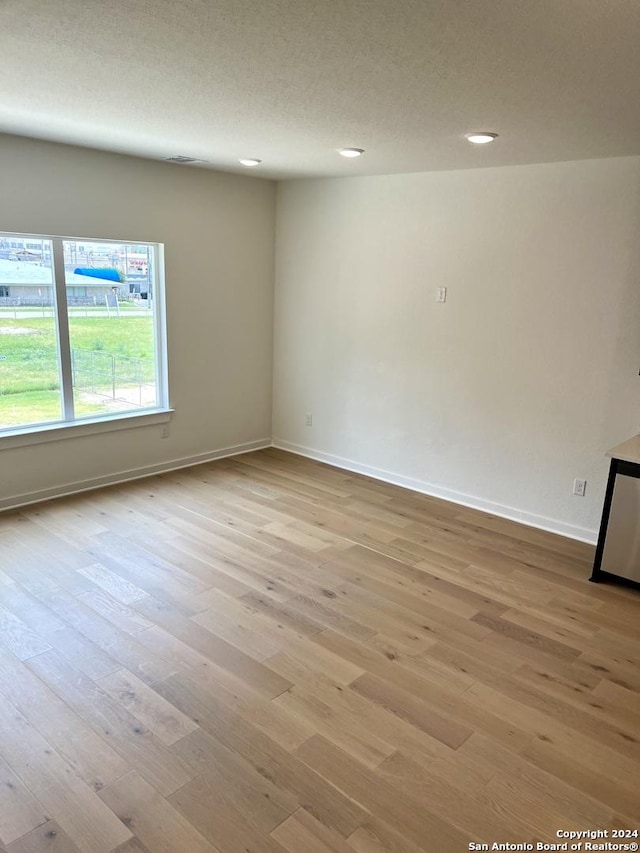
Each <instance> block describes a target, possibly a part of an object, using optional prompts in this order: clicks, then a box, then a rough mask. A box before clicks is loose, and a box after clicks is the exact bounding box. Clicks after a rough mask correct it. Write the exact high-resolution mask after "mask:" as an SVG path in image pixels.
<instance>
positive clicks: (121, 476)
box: [0, 438, 271, 510]
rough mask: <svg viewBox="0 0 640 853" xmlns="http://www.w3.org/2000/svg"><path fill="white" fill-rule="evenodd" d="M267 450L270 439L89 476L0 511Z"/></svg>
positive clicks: (0, 506)
mask: <svg viewBox="0 0 640 853" xmlns="http://www.w3.org/2000/svg"><path fill="white" fill-rule="evenodd" d="M264 447H271V439H270V438H261V439H259V440H258V441H250V442H247V443H245V444H234V445H232V446H231V447H222V448H221V449H220V450H212V451H209V452H207V453H199V454H197V455H195V456H183V457H182V458H181V459H170V460H168V461H167V462H159V463H158V464H157V465H147V466H145V467H143V468H130V469H129V470H127V471H118V472H116V473H114V474H107V475H105V476H104V477H93V478H91V479H88V480H77V481H76V482H74V483H65V484H64V485H61V486H54V487H53V488H50V489H41V490H39V491H36V492H26V493H24V494H21V495H13V496H11V497H8V498H0V510H8V509H17V508H18V507H21V506H27V505H28V504H34V503H39V502H40V501H47V500H50V499H51V498H60V497H65V496H67V495H75V494H78V493H79V492H88V491H91V490H92V489H98V488H100V487H101V486H114V485H116V484H117V483H127V482H129V481H130V480H141V479H142V478H143V477H153V475H154V474H163V473H165V472H167V471H177V470H178V469H180V468H190V467H191V466H192V465H201V464H202V463H203V462H213V461H214V460H216V459H224V458H225V457H227V456H239V455H240V454H241V453H250V452H251V451H252V450H262V449H263V448H264Z"/></svg>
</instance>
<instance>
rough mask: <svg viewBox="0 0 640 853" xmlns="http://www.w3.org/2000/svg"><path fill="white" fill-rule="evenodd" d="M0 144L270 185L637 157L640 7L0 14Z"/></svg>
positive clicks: (500, 1) (429, 4) (344, 1)
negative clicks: (169, 164)
mask: <svg viewBox="0 0 640 853" xmlns="http://www.w3.org/2000/svg"><path fill="white" fill-rule="evenodd" d="M0 130H1V131H5V132H7V133H18V134H24V135H27V136H34V137H41V138H45V139H53V140H58V141H61V142H72V143H77V144H80V145H87V146H91V147H96V148H103V149H107V150H112V151H119V152H125V153H131V154H138V155H142V156H148V157H157V158H164V157H168V156H171V155H175V154H184V155H190V156H192V157H196V158H199V159H202V160H205V161H207V163H208V164H209V165H210V166H212V167H214V168H219V169H225V170H230V171H244V172H247V171H248V170H247V169H243V167H242V166H239V165H238V163H237V160H238V158H239V157H259V158H261V159H262V160H263V161H264V162H263V164H262V165H261V166H260V167H258V169H254V170H251V172H250V173H251V174H253V175H263V176H265V177H275V178H282V177H300V176H318V175H362V174H385V173H393V172H409V171H427V170H438V169H456V168H469V167H475V166H497V165H508V164H521V163H540V162H548V161H554V160H573V159H581V158H587V157H613V156H620V155H628V154H640V2H638V0H184V2H176V1H175V0H172V1H171V2H169V0H0ZM471 130H493V131H496V132H498V133H499V134H500V138H499V139H498V140H497V141H496V142H494V143H492V144H491V145H489V146H477V147H476V146H471V145H470V144H469V143H468V142H466V141H465V139H464V137H463V135H464V133H465V132H467V131H471ZM342 146H357V147H361V148H365V149H366V154H365V156H363V157H361V158H360V159H359V160H345V159H344V158H342V157H339V156H338V155H337V154H336V149H337V148H339V147H342ZM185 168H193V167H185Z"/></svg>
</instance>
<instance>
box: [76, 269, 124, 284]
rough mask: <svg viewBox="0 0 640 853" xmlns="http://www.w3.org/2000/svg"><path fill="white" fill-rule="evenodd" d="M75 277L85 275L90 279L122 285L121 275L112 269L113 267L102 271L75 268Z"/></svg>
mask: <svg viewBox="0 0 640 853" xmlns="http://www.w3.org/2000/svg"><path fill="white" fill-rule="evenodd" d="M73 272H74V273H75V274H76V275H87V276H90V277H91V278H101V279H104V280H105V281H116V282H118V284H121V283H122V274H121V273H119V272H118V270H116V269H113V267H105V268H103V269H101V268H98V267H76V269H74V271H73Z"/></svg>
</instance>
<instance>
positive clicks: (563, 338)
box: [273, 158, 640, 538]
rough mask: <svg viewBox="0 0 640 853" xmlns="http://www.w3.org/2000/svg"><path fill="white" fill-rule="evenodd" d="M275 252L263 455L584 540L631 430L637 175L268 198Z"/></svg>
mask: <svg viewBox="0 0 640 853" xmlns="http://www.w3.org/2000/svg"><path fill="white" fill-rule="evenodd" d="M276 245H277V250H276V302H275V353H274V382H275V396H274V430H273V432H274V441H275V442H276V443H277V444H280V446H286V447H289V448H291V449H296V450H299V451H300V450H301V451H302V452H305V453H309V454H311V455H315V456H316V457H318V458H324V459H326V460H328V461H335V462H337V463H338V464H342V465H346V466H348V467H353V468H355V469H358V470H364V471H369V472H370V473H374V474H377V475H379V476H383V477H386V478H388V479H392V480H394V479H395V480H396V481H397V482H404V483H407V484H410V485H412V486H413V487H415V488H419V489H424V490H426V491H429V492H432V493H435V494H440V495H443V496H448V497H451V498H453V499H458V500H461V501H466V502H469V503H471V504H472V505H477V506H485V507H487V508H489V509H492V510H494V511H497V512H500V513H505V514H507V515H511V516H512V517H514V518H522V519H523V520H526V521H528V522H530V523H534V524H538V525H541V526H546V527H550V528H551V529H555V530H558V531H561V532H565V533H568V534H570V535H574V536H578V537H585V538H593V536H594V535H595V531H596V529H597V527H598V523H599V516H600V511H601V507H602V498H603V494H604V486H605V480H606V472H607V467H608V463H607V460H606V459H605V458H604V455H603V454H604V451H605V450H606V449H607V448H608V447H610V446H612V445H613V444H617V443H618V442H620V441H622V440H624V439H626V438H628V437H630V436H631V435H633V434H635V433H636V432H637V431H638V425H639V423H640V421H639V418H640V411H639V408H640V407H639V398H640V394H639V392H640V377H638V369H639V368H640V280H639V279H640V158H620V159H611V160H600V161H582V162H574V163H559V164H552V165H541V166H526V167H511V168H497V169H482V170H470V171H459V172H444V173H442V172H441V173H428V174H411V175H397V176H388V177H373V178H351V179H342V180H336V179H331V180H310V181H295V182H289V183H284V184H280V185H279V188H278V202H277V241H276ZM439 286H446V287H447V288H448V299H447V302H446V304H444V305H438V304H436V302H435V289H436V287H439ZM306 412H311V413H312V414H313V426H312V427H305V426H304V414H305V413H306ZM575 477H581V478H586V479H587V480H588V487H587V495H586V497H585V498H579V497H574V496H572V494H571V491H572V486H573V479H574V478H575Z"/></svg>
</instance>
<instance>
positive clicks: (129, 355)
mask: <svg viewBox="0 0 640 853" xmlns="http://www.w3.org/2000/svg"><path fill="white" fill-rule="evenodd" d="M63 248H64V267H65V279H66V280H65V283H66V292H67V303H68V313H69V339H70V344H71V365H72V379H73V394H74V405H75V413H76V417H87V416H90V415H99V414H107V413H109V412H126V411H131V410H136V409H146V408H151V407H154V406H157V405H158V404H159V402H160V401H159V399H158V391H157V377H156V356H155V352H156V348H155V334H154V330H155V320H154V308H155V305H154V287H153V283H154V276H155V266H154V265H155V251H154V247H153V246H151V245H142V246H141V245H135V246H132V245H129V244H124V243H100V242H88V241H87V240H83V241H82V242H81V243H80V242H77V241H73V240H65V241H64V243H63Z"/></svg>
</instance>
